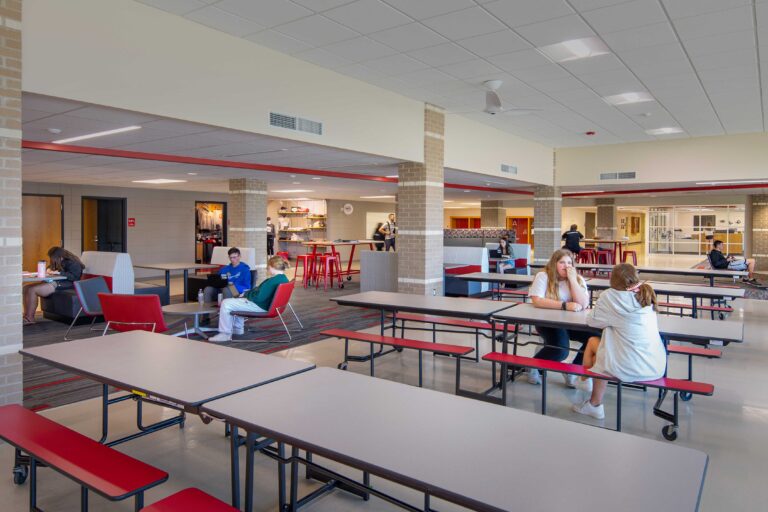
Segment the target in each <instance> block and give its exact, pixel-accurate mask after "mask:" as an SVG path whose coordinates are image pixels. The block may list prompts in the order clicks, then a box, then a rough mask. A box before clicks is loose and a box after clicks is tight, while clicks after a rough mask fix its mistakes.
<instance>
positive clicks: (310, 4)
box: [292, 0, 352, 12]
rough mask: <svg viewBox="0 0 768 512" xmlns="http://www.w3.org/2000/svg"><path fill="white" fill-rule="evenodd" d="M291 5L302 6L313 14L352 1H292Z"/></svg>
mask: <svg viewBox="0 0 768 512" xmlns="http://www.w3.org/2000/svg"><path fill="white" fill-rule="evenodd" d="M292 1H293V3H296V4H300V5H303V6H304V7H306V8H307V9H312V10H313V11H315V12H323V11H327V10H328V9H333V8H334V7H338V6H340V5H344V4H348V3H349V2H351V1H352V0H292Z"/></svg>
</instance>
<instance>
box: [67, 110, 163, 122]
mask: <svg viewBox="0 0 768 512" xmlns="http://www.w3.org/2000/svg"><path fill="white" fill-rule="evenodd" d="M67 115H68V116H74V117H80V118H83V119H93V120H95V121H107V122H116V123H120V124H122V125H124V126H130V125H134V124H137V125H143V124H144V123H149V122H150V121H154V120H156V119H157V116H151V115H149V114H140V113H138V112H126V111H123V110H117V109H113V108H108V107H97V106H86V107H82V108H79V109H77V110H72V111H70V112H67Z"/></svg>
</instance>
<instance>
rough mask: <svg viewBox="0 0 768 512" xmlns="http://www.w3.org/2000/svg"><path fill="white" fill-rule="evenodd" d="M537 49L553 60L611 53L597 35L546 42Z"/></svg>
mask: <svg viewBox="0 0 768 512" xmlns="http://www.w3.org/2000/svg"><path fill="white" fill-rule="evenodd" d="M539 51H541V52H542V53H543V54H544V55H546V56H547V57H549V58H550V59H552V60H553V61H555V62H568V61H572V60H577V59H586V58H589V57H597V56H598V55H607V54H609V53H611V51H610V50H609V49H608V47H607V46H606V45H605V43H603V41H602V40H600V39H599V38H597V37H584V38H582V39H571V40H568V41H563V42H562V43H555V44H548V45H546V46H541V47H539Z"/></svg>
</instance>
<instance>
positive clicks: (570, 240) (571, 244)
mask: <svg viewBox="0 0 768 512" xmlns="http://www.w3.org/2000/svg"><path fill="white" fill-rule="evenodd" d="M578 228H579V226H578V225H576V224H571V229H569V230H568V231H566V232H565V233H563V236H562V237H561V239H562V240H565V246H564V247H565V248H566V249H568V250H569V251H571V252H572V253H573V254H576V255H578V254H579V252H581V251H583V250H584V248H583V247H582V246H580V245H579V242H580V241H581V239H582V238H584V235H582V234H581V233H580V232H579V230H578Z"/></svg>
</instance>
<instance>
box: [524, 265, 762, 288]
mask: <svg viewBox="0 0 768 512" xmlns="http://www.w3.org/2000/svg"><path fill="white" fill-rule="evenodd" d="M544 266H545V264H544V263H531V264H530V267H531V268H534V269H535V268H544ZM574 267H576V270H595V271H601V272H610V271H611V270H612V269H613V265H606V264H604V263H576V264H575V265H574ZM635 268H636V269H637V271H638V272H639V273H640V274H664V275H671V276H694V277H706V278H707V279H709V286H715V278H716V277H727V278H734V277H746V276H747V275H748V274H749V273H748V272H746V271H744V270H716V269H711V268H672V267H648V266H642V267H635Z"/></svg>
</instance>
